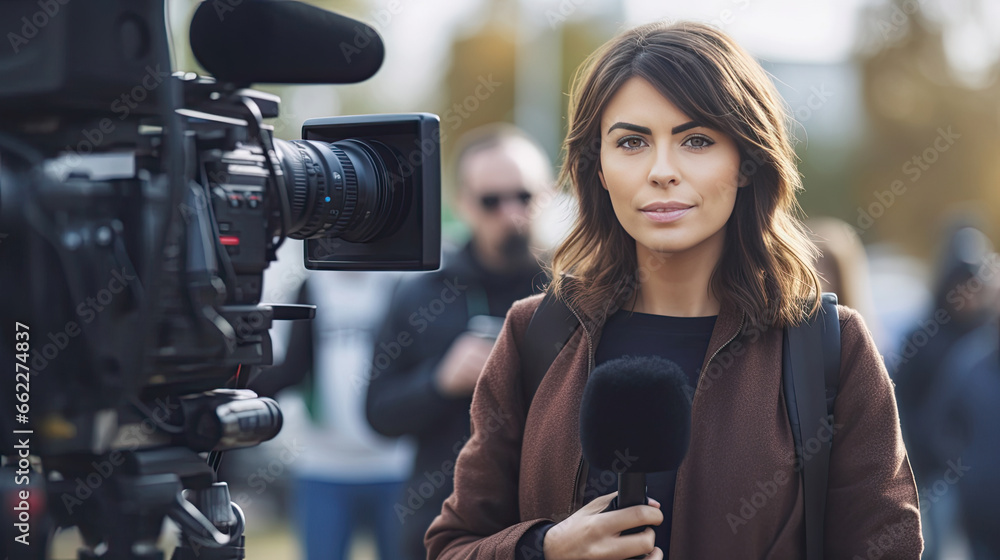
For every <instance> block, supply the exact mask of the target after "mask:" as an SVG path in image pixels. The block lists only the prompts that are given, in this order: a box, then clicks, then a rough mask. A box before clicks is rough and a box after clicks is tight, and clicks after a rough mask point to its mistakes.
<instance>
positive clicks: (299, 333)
mask: <svg viewBox="0 0 1000 560" xmlns="http://www.w3.org/2000/svg"><path fill="white" fill-rule="evenodd" d="M285 244H286V246H283V247H282V248H281V249H280V252H281V253H282V255H281V256H282V258H281V259H279V261H278V262H277V263H275V264H273V265H272V268H269V269H268V270H267V271H266V272H265V283H264V289H265V293H266V294H267V295H268V298H267V299H268V301H290V300H291V299H294V300H295V301H297V303H306V304H314V305H316V317H315V318H314V319H313V320H311V321H294V322H291V323H289V322H287V321H286V322H279V323H276V327H275V328H273V329H272V333H274V336H273V338H274V339H275V341H274V347H275V366H274V367H273V368H270V369H269V370H266V371H265V372H264V373H263V374H262V375H261V376H260V377H259V378H258V380H257V382H256V383H254V384H252V385H251V388H252V389H255V390H257V391H258V392H259V393H262V394H273V393H275V392H277V391H278V390H279V389H283V388H286V387H287V389H285V390H282V391H281V392H280V393H279V394H278V401H279V404H280V406H281V409H282V412H283V414H284V425H283V427H282V432H281V435H280V436H279V438H280V439H281V440H284V441H291V442H293V443H294V445H293V446H292V448H293V449H294V452H295V456H294V457H292V458H291V459H289V458H287V457H286V458H282V461H283V463H282V465H283V466H286V465H284V461H286V460H287V462H288V464H287V467H288V468H289V469H290V470H291V471H292V472H293V473H294V490H293V498H294V511H295V527H296V529H297V531H298V532H299V535H300V537H301V542H302V548H303V552H304V553H305V558H306V559H308V560H331V559H332V560H341V559H346V558H348V552H349V550H350V544H351V541H352V538H353V537H356V536H357V535H359V534H362V533H371V535H372V536H373V537H374V541H375V548H376V550H377V551H378V557H379V558H381V559H382V560H395V559H396V558H399V554H400V548H401V545H400V539H401V527H400V526H399V522H398V521H397V520H396V516H395V513H394V511H393V507H394V506H395V504H396V500H397V499H398V497H399V494H400V492H401V491H402V488H403V484H404V482H405V480H406V479H407V478H408V477H409V474H410V470H411V468H412V463H413V454H414V451H413V446H412V443H411V442H407V441H402V440H399V439H396V438H385V437H383V436H381V435H379V434H377V433H375V432H374V431H373V430H372V429H371V426H369V425H368V422H367V420H366V419H365V412H364V406H365V394H366V390H367V379H368V378H369V377H370V374H371V368H372V363H371V361H372V359H371V357H372V352H373V349H374V347H375V335H376V333H377V331H378V327H379V326H380V322H381V319H382V317H383V316H384V314H385V312H386V310H387V308H388V302H389V297H390V295H391V294H392V289H393V286H394V285H395V284H396V282H397V279H398V275H397V274H394V273H388V272H358V271H310V270H305V269H304V268H303V267H302V266H301V262H302V245H301V242H300V241H294V240H291V239H289V240H286V242H285Z"/></svg>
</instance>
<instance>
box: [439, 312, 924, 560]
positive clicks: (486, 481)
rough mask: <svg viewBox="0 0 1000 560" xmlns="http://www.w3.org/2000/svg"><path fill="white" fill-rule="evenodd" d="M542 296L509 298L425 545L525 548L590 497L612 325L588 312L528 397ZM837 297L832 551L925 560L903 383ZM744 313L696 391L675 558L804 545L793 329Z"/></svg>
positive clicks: (724, 329) (509, 554)
mask: <svg viewBox="0 0 1000 560" xmlns="http://www.w3.org/2000/svg"><path fill="white" fill-rule="evenodd" d="M540 301H541V296H537V297H531V298H528V299H525V300H523V301H519V302H517V303H516V304H515V305H514V307H513V308H511V311H510V313H509V314H508V316H507V321H506V324H505V327H504V330H503V332H502V333H501V335H500V338H499V339H498V341H497V345H496V347H495V348H494V350H493V353H492V354H491V356H490V359H489V362H488V363H487V366H486V370H485V371H484V373H483V376H482V377H481V378H480V379H479V383H478V385H477V386H476V391H475V395H474V397H473V401H472V437H471V439H470V440H469V442H468V443H467V444H466V445H465V447H464V448H463V449H462V453H461V455H460V456H459V459H458V464H457V466H456V470H455V490H454V492H453V493H452V495H451V496H450V497H449V498H448V500H447V501H445V503H444V505H443V507H442V510H441V514H440V515H439V516H438V517H437V519H435V520H434V523H433V524H432V525H431V527H430V529H429V530H428V532H427V536H426V544H427V548H428V558H429V559H438V558H440V559H448V560H452V559H459V558H462V559H504V560H506V559H510V558H514V552H515V547H516V546H517V543H518V540H519V539H520V537H521V536H522V535H523V534H524V532H525V531H527V530H528V529H529V528H531V527H532V526H534V525H536V524H540V523H545V522H550V521H552V522H558V521H561V520H562V519H565V518H566V517H568V516H569V515H570V514H571V513H573V512H574V511H576V510H577V509H579V508H580V507H581V503H582V496H583V491H584V484H585V480H584V477H583V476H581V472H582V470H581V465H582V464H583V463H582V454H581V450H580V437H579V413H580V400H581V397H582V394H583V388H584V385H585V384H586V381H587V376H588V374H589V371H590V369H591V366H592V359H593V349H594V347H595V345H596V342H597V340H598V338H599V336H600V330H601V327H602V326H603V325H602V324H601V323H600V322H597V321H591V320H590V319H586V318H584V319H583V321H584V328H583V329H577V331H576V333H575V334H574V335H573V337H572V338H571V339H570V343H569V344H568V345H567V347H566V348H564V349H563V351H562V352H561V353H560V354H559V356H558V357H557V358H556V360H555V362H553V364H552V367H551V369H550V370H549V371H548V373H547V374H546V376H545V378H544V380H543V381H542V384H541V385H540V386H539V387H538V392H537V393H536V395H535V398H534V400H533V401H532V403H531V407H530V411H526V410H525V406H524V402H523V398H522V397H521V385H520V379H521V371H520V354H519V350H518V346H519V344H520V342H519V341H520V340H522V338H523V336H524V332H525V329H526V327H527V324H528V321H529V320H530V318H531V315H532V313H533V312H534V310H535V308H536V307H537V306H538V303H539V302H540ZM838 311H839V313H840V325H841V340H842V352H841V356H842V358H841V364H842V366H841V375H840V390H839V396H838V397H837V401H836V406H835V410H834V414H835V418H836V420H835V422H836V424H835V426H833V445H832V453H831V457H830V477H829V489H828V494H827V511H826V515H827V517H826V520H827V521H826V537H825V538H826V540H825V542H826V557H827V558H831V559H841V558H846V559H853V558H855V557H861V558H881V559H883V560H888V559H913V560H917V559H918V558H919V557H920V553H921V550H922V548H923V543H922V540H921V536H920V517H919V509H918V503H917V491H916V486H915V484H914V480H913V474H912V473H911V471H910V465H909V463H908V461H907V458H906V450H905V449H904V447H903V440H902V438H901V436H900V429H899V419H898V416H897V414H896V403H895V400H894V397H893V391H892V384H891V382H890V381H889V376H888V374H887V372H886V369H885V366H884V365H883V362H882V359H881V357H880V356H879V354H878V351H877V350H876V348H875V345H874V343H873V342H872V337H871V335H870V333H869V332H868V330H867V328H866V327H865V325H864V323H863V321H862V319H861V317H860V316H859V315H858V313H857V312H856V311H854V310H853V309H850V308H847V307H844V306H840V307H839V308H838ZM578 318H579V315H578ZM745 323H746V318H745V316H744V314H743V313H742V312H741V311H740V310H738V309H733V308H730V307H726V306H723V308H722V309H721V310H720V313H719V318H718V320H717V321H716V324H715V328H714V330H713V332H712V336H711V340H710V342H709V348H708V353H707V355H706V360H705V363H704V365H703V367H702V369H701V371H702V372H703V373H702V375H701V377H700V379H699V382H698V387H697V390H696V393H695V396H694V401H693V406H692V423H691V447H690V449H689V451H688V454H687V456H686V457H685V459H684V461H683V462H682V463H681V466H680V468H679V469H678V472H677V482H676V494H675V496H674V505H673V525H672V538H671V545H670V551H669V555H670V557H671V558H678V559H684V560H697V559H713V560H714V559H720V558H773V559H789V558H801V557H802V550H803V544H804V517H803V502H802V490H801V485H800V483H799V479H798V476H797V470H796V461H797V456H796V454H795V452H794V449H793V443H792V433H791V429H790V427H789V424H788V417H787V414H786V412H785V404H784V400H783V397H782V392H781V387H782V384H781V342H782V336H781V330H780V329H770V330H765V331H760V330H752V329H744V328H743V327H744V325H745ZM804 437H805V436H804ZM812 437H818V438H823V437H829V436H828V434H824V433H820V434H817V435H815V436H812ZM806 441H807V444H806V445H805V446H804V447H805V448H806V451H805V453H804V454H803V456H802V457H803V458H804V460H808V449H809V446H808V438H807V440H806Z"/></svg>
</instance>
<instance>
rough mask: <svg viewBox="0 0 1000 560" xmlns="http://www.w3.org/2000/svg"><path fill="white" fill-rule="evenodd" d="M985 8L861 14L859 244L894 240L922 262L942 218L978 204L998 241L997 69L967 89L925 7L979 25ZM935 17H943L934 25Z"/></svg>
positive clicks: (907, 0)
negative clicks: (863, 126)
mask: <svg viewBox="0 0 1000 560" xmlns="http://www.w3.org/2000/svg"><path fill="white" fill-rule="evenodd" d="M986 1H987V0H976V1H972V2H968V3H947V4H946V3H945V2H944V0H939V1H938V2H937V3H935V2H923V3H918V2H917V1H916V0H890V2H888V3H887V4H885V5H882V6H878V7H872V8H869V9H868V11H867V13H866V17H865V18H864V20H863V21H864V26H863V29H862V32H861V34H860V41H859V44H858V54H857V62H858V64H859V65H860V68H861V74H862V89H863V100H864V106H865V110H866V112H867V122H868V130H867V134H866V139H865V142H864V150H863V152H862V156H861V158H860V159H859V161H858V165H859V170H860V174H859V179H858V181H857V182H856V183H855V184H854V185H852V187H851V189H850V191H851V192H852V195H853V196H852V200H853V204H852V205H853V206H854V207H855V208H854V212H853V215H852V216H850V217H849V218H848V221H849V222H851V223H853V224H854V225H855V227H857V229H858V232H859V233H860V234H861V236H862V238H863V239H864V240H865V242H867V243H870V242H872V241H877V240H878V241H882V240H886V241H892V242H895V243H897V244H898V245H899V246H900V247H902V248H903V249H904V250H905V251H907V252H909V253H910V254H912V255H914V256H918V257H923V258H928V257H930V256H932V255H933V254H935V252H936V250H937V249H938V241H939V240H940V237H941V232H942V230H943V226H944V224H945V222H946V220H947V214H948V212H947V210H949V209H950V208H954V207H956V206H960V205H962V203H965V204H966V205H967V204H973V205H976V206H979V207H980V208H981V209H982V210H983V213H984V214H985V216H986V218H987V219H988V220H989V227H988V228H987V230H986V233H987V234H988V235H990V236H991V237H992V238H994V239H995V238H996V232H997V228H996V226H995V224H996V223H997V221H998V219H1000V158H998V157H997V156H998V154H1000V104H998V100H1000V81H998V79H997V78H998V76H1000V64H998V63H997V62H996V61H994V63H993V65H992V67H991V68H987V69H986V71H985V73H984V75H983V77H982V79H981V80H980V83H981V87H979V88H973V87H970V86H967V85H965V82H964V81H963V80H962V79H960V76H959V73H958V72H956V69H955V68H954V66H953V65H952V64H950V63H949V60H948V57H947V54H946V49H945V43H944V40H943V35H944V31H943V29H942V24H941V23H940V22H939V21H936V20H935V19H934V18H933V17H931V16H930V15H929V13H928V10H929V9H930V8H934V9H936V10H938V12H937V13H939V14H940V13H942V12H940V11H941V10H951V11H952V12H949V17H951V18H954V17H955V16H956V15H957V14H956V13H954V11H955V10H963V9H964V10H966V12H965V13H964V14H963V15H962V17H963V18H964V19H967V20H968V19H971V20H975V19H976V18H977V17H980V10H982V9H984V6H985V4H986ZM937 19H939V20H940V19H941V18H940V17H938V18H937Z"/></svg>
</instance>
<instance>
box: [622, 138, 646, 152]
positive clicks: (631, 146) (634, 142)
mask: <svg viewBox="0 0 1000 560" xmlns="http://www.w3.org/2000/svg"><path fill="white" fill-rule="evenodd" d="M645 143H646V142H645V140H643V139H642V138H639V137H638V136H626V137H625V138H622V139H621V140H619V141H618V147H619V148H625V150H626V151H632V150H638V149H639V148H641V147H643V145H644V144H645Z"/></svg>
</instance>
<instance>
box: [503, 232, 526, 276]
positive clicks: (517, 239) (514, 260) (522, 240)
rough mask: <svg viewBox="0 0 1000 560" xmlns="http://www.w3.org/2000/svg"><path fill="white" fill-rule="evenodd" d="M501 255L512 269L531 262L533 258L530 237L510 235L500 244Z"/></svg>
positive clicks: (516, 233)
mask: <svg viewBox="0 0 1000 560" xmlns="http://www.w3.org/2000/svg"><path fill="white" fill-rule="evenodd" d="M500 254H501V255H502V256H503V258H504V260H505V261H506V263H507V266H508V267H510V268H515V267H517V266H520V265H523V264H525V263H527V262H530V261H531V259H532V257H531V249H530V246H529V239H528V236H527V235H524V234H522V233H518V232H513V233H510V234H509V235H507V237H506V238H504V240H503V243H501V244H500Z"/></svg>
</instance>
